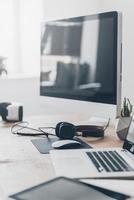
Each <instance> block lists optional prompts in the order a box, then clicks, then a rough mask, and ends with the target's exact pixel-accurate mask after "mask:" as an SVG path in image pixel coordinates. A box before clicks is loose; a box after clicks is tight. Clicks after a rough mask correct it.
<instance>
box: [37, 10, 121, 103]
mask: <svg viewBox="0 0 134 200" xmlns="http://www.w3.org/2000/svg"><path fill="white" fill-rule="evenodd" d="M116 90H117V13H116V12H109V13H103V14H98V15H91V16H84V17H76V18H69V19H64V20H56V21H49V22H46V23H43V24H42V27H41V74H40V94H41V95H42V96H52V97H60V98H69V99H77V100H85V101H92V102H100V103H108V104H116V99H117V94H116V93H117V91H116Z"/></svg>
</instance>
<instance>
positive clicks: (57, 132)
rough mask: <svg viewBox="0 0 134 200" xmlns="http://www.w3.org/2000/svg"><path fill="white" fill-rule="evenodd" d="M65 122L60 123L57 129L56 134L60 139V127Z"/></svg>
mask: <svg viewBox="0 0 134 200" xmlns="http://www.w3.org/2000/svg"><path fill="white" fill-rule="evenodd" d="M62 123H63V122H59V123H58V124H57V125H56V128H55V134H56V136H57V137H60V135H59V133H60V131H59V130H60V125H61V124H62Z"/></svg>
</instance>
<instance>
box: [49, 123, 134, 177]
mask: <svg viewBox="0 0 134 200" xmlns="http://www.w3.org/2000/svg"><path fill="white" fill-rule="evenodd" d="M128 132H129V133H128V135H127V138H126V140H125V141H124V144H123V147H122V148H101V149H75V150H71V149H70V150H52V151H50V155H51V158H52V162H53V166H54V168H55V171H56V175H57V176H67V177H70V178H129V179H134V123H133V122H132V123H131V125H130V128H129V131H128Z"/></svg>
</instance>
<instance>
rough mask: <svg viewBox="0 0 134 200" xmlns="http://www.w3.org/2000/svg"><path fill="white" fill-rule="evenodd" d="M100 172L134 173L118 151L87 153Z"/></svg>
mask: <svg viewBox="0 0 134 200" xmlns="http://www.w3.org/2000/svg"><path fill="white" fill-rule="evenodd" d="M86 153H87V155H88V157H89V158H90V159H91V160H92V162H93V164H94V165H95V167H96V168H97V170H98V171H99V172H104V171H106V172H122V171H134V169H133V168H132V167H131V166H130V165H129V164H128V163H127V162H126V161H125V160H124V158H122V157H121V156H120V155H119V154H118V152H117V151H92V152H86Z"/></svg>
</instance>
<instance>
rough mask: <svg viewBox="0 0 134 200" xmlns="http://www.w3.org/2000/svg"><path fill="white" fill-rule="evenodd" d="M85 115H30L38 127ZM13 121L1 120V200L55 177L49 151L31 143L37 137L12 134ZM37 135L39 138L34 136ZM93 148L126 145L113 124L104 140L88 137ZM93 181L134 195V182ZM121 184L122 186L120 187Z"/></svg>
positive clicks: (76, 118) (32, 121)
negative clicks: (40, 149)
mask: <svg viewBox="0 0 134 200" xmlns="http://www.w3.org/2000/svg"><path fill="white" fill-rule="evenodd" d="M84 117H85V116H83V117H82V116H81V117H79V119H78V116H76V115H74V116H72V115H71V116H56V115H55V116H51V115H49V116H46V117H43V116H39V117H37V116H36V117H31V118H29V122H31V123H30V125H31V126H32V125H34V127H38V126H44V125H48V124H49V125H55V124H56V123H57V122H59V121H70V122H73V123H74V122H77V121H79V120H80V121H81V120H83V119H84ZM10 128H11V124H5V123H3V122H1V123H0V199H1V200H4V199H7V197H8V195H10V194H13V193H16V192H19V191H21V190H24V189H26V188H28V187H32V186H34V185H36V184H39V183H42V182H44V181H46V180H48V179H51V178H54V177H55V172H54V169H53V166H52V162H51V159H50V156H49V154H48V155H45V154H40V153H39V152H38V150H37V149H36V148H35V147H34V145H33V144H32V143H31V141H30V140H31V139H32V138H33V137H23V136H17V135H13V134H11V131H10ZM34 138H35V137H34ZM87 141H90V144H91V145H92V146H93V147H108V146H109V147H110V146H114V147H117V146H122V142H121V141H119V139H118V138H117V137H116V135H115V131H114V129H113V127H109V128H108V130H107V132H106V137H105V139H104V140H103V139H102V140H99V141H97V140H96V141H95V140H93V139H88V140H87ZM89 182H90V183H94V184H99V185H101V186H106V187H107V188H113V189H117V191H120V192H126V193H128V194H131V195H133V196H134V189H133V186H134V181H124V182H125V184H124V182H123V181H121V182H120V183H118V182H119V180H118V181H115V180H89ZM117 185H118V188H117Z"/></svg>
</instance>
